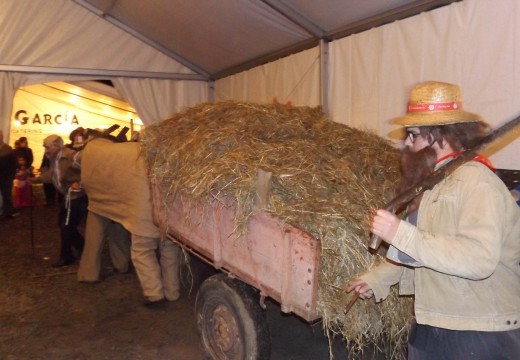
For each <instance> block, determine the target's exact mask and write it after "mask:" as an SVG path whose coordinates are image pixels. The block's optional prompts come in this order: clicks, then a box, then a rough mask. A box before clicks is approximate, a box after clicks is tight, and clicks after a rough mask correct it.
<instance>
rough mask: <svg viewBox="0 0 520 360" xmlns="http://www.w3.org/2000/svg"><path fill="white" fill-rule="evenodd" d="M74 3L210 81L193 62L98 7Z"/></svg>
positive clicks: (84, 2) (205, 73)
mask: <svg viewBox="0 0 520 360" xmlns="http://www.w3.org/2000/svg"><path fill="white" fill-rule="evenodd" d="M73 1H74V2H75V3H76V4H78V5H80V6H82V7H84V8H85V9H87V10H88V11H90V12H92V13H93V14H95V15H97V16H99V17H101V18H102V19H104V20H106V21H108V22H109V23H111V24H112V25H115V26H117V27H118V28H120V29H121V30H123V31H125V32H127V33H129V34H130V35H132V36H134V37H136V38H137V39H139V40H141V41H142V42H144V43H146V44H147V45H149V46H151V47H152V48H154V49H155V50H157V51H160V52H162V53H163V54H165V55H166V56H168V57H170V58H172V59H173V60H175V61H177V62H179V63H180V64H181V65H183V66H186V67H187V68H189V69H190V70H192V71H194V72H196V73H197V74H199V75H201V76H203V77H204V78H205V80H209V77H210V75H209V73H208V72H207V71H205V70H203V69H202V68H200V67H198V66H197V65H195V64H193V63H192V62H190V61H188V60H186V59H185V58H183V57H182V56H180V55H179V54H176V53H174V52H172V51H170V50H168V49H166V48H165V47H164V46H161V45H159V44H158V43H156V42H154V41H152V40H150V39H149V38H147V37H146V36H144V35H143V34H141V33H139V32H137V31H135V30H134V29H132V28H131V27H129V26H127V25H125V24H123V23H122V22H121V21H119V20H117V19H116V18H114V17H112V16H110V15H108V14H106V13H104V12H103V11H101V10H100V9H98V8H97V7H95V6H93V5H91V4H90V3H89V2H87V1H85V0H73Z"/></svg>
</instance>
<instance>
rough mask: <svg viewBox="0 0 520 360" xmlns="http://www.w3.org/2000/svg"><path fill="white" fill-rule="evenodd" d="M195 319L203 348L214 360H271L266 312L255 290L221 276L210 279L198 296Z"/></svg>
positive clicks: (204, 283)
mask: <svg viewBox="0 0 520 360" xmlns="http://www.w3.org/2000/svg"><path fill="white" fill-rule="evenodd" d="M195 317H196V319H197V328H198V331H199V334H200V338H201V342H202V346H203V347H204V350H205V351H206V353H208V355H209V356H211V358H212V359H215V360H244V359H247V360H257V359H258V360H260V359H269V357H270V355H271V339H270V335H269V328H268V325H267V319H266V312H265V311H264V310H263V309H262V308H261V307H260V303H259V295H258V292H257V290H256V289H254V288H253V287H251V286H249V285H247V284H245V283H243V282H241V281H239V280H236V279H232V278H230V277H228V276H227V275H226V274H222V273H221V274H217V275H213V276H211V277H209V278H208V279H206V280H205V281H204V282H203V283H202V286H201V287H200V289H199V291H198V292H197V299H196V302H195Z"/></svg>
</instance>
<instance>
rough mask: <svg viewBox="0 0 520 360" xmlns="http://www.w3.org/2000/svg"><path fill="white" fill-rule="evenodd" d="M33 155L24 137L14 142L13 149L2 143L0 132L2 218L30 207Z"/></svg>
mask: <svg viewBox="0 0 520 360" xmlns="http://www.w3.org/2000/svg"><path fill="white" fill-rule="evenodd" d="M33 160H34V159H33V153H32V150H31V148H30V147H29V142H28V140H27V138H26V137H25V136H23V137H20V138H19V139H18V140H16V142H15V147H14V149H13V148H12V147H11V146H9V145H8V144H7V143H5V142H4V134H3V131H1V130H0V196H1V200H2V213H1V215H0V216H1V217H2V218H6V219H8V218H12V217H15V216H17V215H19V210H20V209H22V208H25V207H29V206H31V205H32V186H31V181H32V178H33V165H32V164H33Z"/></svg>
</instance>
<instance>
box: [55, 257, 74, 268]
mask: <svg viewBox="0 0 520 360" xmlns="http://www.w3.org/2000/svg"><path fill="white" fill-rule="evenodd" d="M73 263H74V260H71V259H63V258H59V259H58V261H56V262H55V263H54V264H52V267H54V268H59V267H64V266H69V265H71V264H73Z"/></svg>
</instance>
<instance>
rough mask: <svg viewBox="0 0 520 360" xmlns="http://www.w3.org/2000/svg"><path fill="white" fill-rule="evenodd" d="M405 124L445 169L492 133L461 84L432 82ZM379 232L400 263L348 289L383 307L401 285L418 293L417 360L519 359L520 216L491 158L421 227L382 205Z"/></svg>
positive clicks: (432, 195) (449, 183)
mask: <svg viewBox="0 0 520 360" xmlns="http://www.w3.org/2000/svg"><path fill="white" fill-rule="evenodd" d="M395 122H396V123H397V124H399V125H402V126H404V127H405V130H406V137H405V139H404V146H405V147H406V148H409V149H410V150H411V151H413V152H418V151H422V150H423V149H426V148H431V150H433V151H434V153H435V156H436V159H437V162H436V165H435V168H439V167H441V166H443V165H445V164H446V163H448V162H449V161H451V160H453V159H454V158H456V157H457V155H458V154H460V152H461V151H463V150H464V149H468V148H471V147H472V146H473V145H474V144H475V143H476V142H477V141H478V140H479V139H480V138H482V137H483V136H484V134H485V132H486V131H487V128H488V126H487V125H486V124H485V123H484V122H483V121H482V120H481V117H480V116H479V115H476V114H472V113H470V112H466V111H464V110H463V109H462V101H461V97H460V90H459V87H458V86H456V85H452V84H448V83H441V82H432V81H430V82H424V83H420V84H418V85H416V86H415V87H414V88H413V89H412V91H411V93H410V97H409V103H408V112H407V114H406V115H405V116H403V117H400V118H398V119H396V121H395ZM371 231H372V233H373V234H374V235H377V236H379V237H380V238H381V239H382V240H383V241H385V242H386V243H388V244H390V245H391V246H390V249H392V248H393V249H394V250H396V251H397V253H398V254H397V257H395V258H393V259H394V260H396V261H393V262H391V261H386V262H383V263H382V264H380V265H379V266H377V267H376V268H374V269H373V270H371V271H369V272H368V273H366V274H364V275H362V276H360V277H359V278H357V279H354V280H352V281H350V282H349V283H348V284H347V285H346V290H347V291H349V292H350V291H352V290H354V291H355V292H356V293H357V294H358V297H359V298H362V299H367V298H370V297H372V296H375V299H376V301H377V302H379V301H382V300H383V299H385V298H386V297H387V296H388V292H389V289H390V286H392V285H393V284H396V283H399V284H400V286H399V292H400V294H415V322H414V324H413V325H412V327H411V329H410V333H409V338H408V358H409V359H457V360H460V359H518V356H519V354H520V210H519V208H518V206H517V205H516V203H515V202H514V200H513V199H512V197H511V195H510V193H509V191H508V189H507V188H506V186H505V185H504V184H503V183H502V181H501V180H500V179H499V178H498V177H497V176H496V175H495V174H494V172H493V168H492V166H491V164H490V163H489V162H488V161H487V160H486V159H485V158H483V157H482V156H477V157H476V158H475V159H474V160H473V161H469V162H466V163H465V164H463V165H461V166H460V167H459V168H457V169H456V170H455V171H454V172H453V173H452V174H451V175H449V176H447V177H446V178H445V179H443V180H442V181H441V182H439V183H438V184H437V185H435V187H433V188H432V189H431V190H429V191H426V192H425V193H424V195H423V197H422V200H421V202H420V205H419V210H418V216H417V218H416V221H410V222H407V221H404V220H400V219H399V218H398V217H396V216H395V215H394V214H393V213H391V212H388V211H386V210H382V209H380V210H377V212H376V215H375V216H374V219H373V222H372V228H371ZM387 257H388V255H387ZM400 260H404V261H400ZM396 262H397V263H396ZM399 263H401V264H399ZM402 264H406V266H403V265H402Z"/></svg>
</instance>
